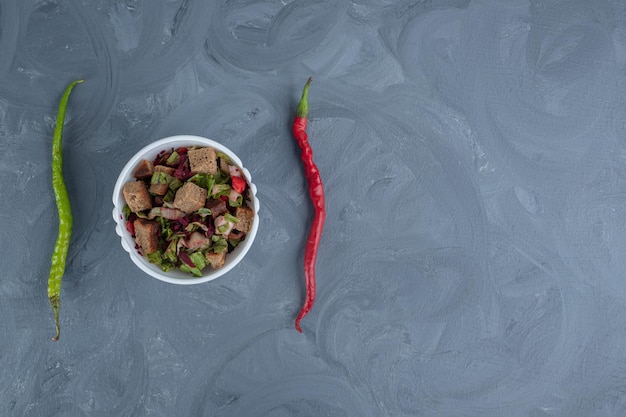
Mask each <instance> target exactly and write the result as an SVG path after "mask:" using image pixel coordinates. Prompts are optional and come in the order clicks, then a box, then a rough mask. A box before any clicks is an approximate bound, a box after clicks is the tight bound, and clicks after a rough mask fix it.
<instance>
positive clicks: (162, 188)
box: [148, 184, 170, 195]
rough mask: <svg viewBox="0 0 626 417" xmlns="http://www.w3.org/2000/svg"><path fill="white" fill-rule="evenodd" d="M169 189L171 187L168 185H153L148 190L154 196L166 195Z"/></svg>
mask: <svg viewBox="0 0 626 417" xmlns="http://www.w3.org/2000/svg"><path fill="white" fill-rule="evenodd" d="M169 189H170V186H169V185H168V184H152V185H150V188H148V191H150V194H153V195H165V194H167V190H169Z"/></svg>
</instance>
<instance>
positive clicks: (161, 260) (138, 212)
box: [123, 146, 254, 276]
mask: <svg viewBox="0 0 626 417" xmlns="http://www.w3.org/2000/svg"><path fill="white" fill-rule="evenodd" d="M133 176H134V177H135V180H134V181H129V182H127V183H126V184H125V185H124V188H123V194H124V199H125V202H126V205H125V206H124V218H125V220H126V228H127V230H128V232H129V233H130V234H131V235H132V236H133V238H134V239H135V243H136V249H137V250H138V251H139V253H141V254H142V255H143V256H144V257H146V258H147V259H148V260H149V262H151V263H154V264H156V265H158V266H159V267H160V268H161V269H162V270H163V271H171V270H173V269H179V270H181V271H183V272H186V273H190V274H192V275H194V276H202V270H203V269H205V268H207V267H211V268H214V269H217V268H221V267H222V266H223V265H224V262H225V259H226V256H227V255H228V253H230V252H232V251H233V250H234V248H236V247H237V245H238V244H239V243H240V242H242V241H243V240H244V239H245V238H246V235H247V233H249V231H250V228H251V226H252V222H253V218H254V211H253V210H252V208H250V207H248V205H247V201H249V198H248V195H247V193H249V192H250V190H249V186H248V183H247V181H246V179H245V178H244V176H243V174H242V172H241V169H240V168H239V167H238V166H236V165H235V164H234V163H233V162H232V161H231V159H230V158H229V157H228V156H227V155H225V154H223V153H221V152H218V151H216V150H215V149H213V148H211V147H200V146H194V147H188V148H186V147H179V148H176V149H173V148H172V149H169V150H164V151H162V152H160V153H159V154H158V155H157V156H156V158H155V159H154V160H152V161H148V160H142V161H141V162H140V163H139V164H138V166H137V167H136V168H135V170H134V172H133Z"/></svg>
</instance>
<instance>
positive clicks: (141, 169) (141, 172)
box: [133, 159, 154, 179]
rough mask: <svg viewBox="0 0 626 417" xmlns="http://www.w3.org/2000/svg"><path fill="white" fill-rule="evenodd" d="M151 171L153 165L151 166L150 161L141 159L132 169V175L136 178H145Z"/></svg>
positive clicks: (148, 176) (149, 175)
mask: <svg viewBox="0 0 626 417" xmlns="http://www.w3.org/2000/svg"><path fill="white" fill-rule="evenodd" d="M153 173H154V166H152V162H150V161H148V160H146V159H142V160H141V162H139V164H138V165H137V167H136V168H135V170H134V171H133V177H135V178H137V179H145V178H150V177H151V176H152V174H153Z"/></svg>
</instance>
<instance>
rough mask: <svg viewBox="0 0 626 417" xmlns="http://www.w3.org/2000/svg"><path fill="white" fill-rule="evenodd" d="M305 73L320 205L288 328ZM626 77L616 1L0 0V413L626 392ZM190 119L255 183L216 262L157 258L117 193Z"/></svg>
mask: <svg viewBox="0 0 626 417" xmlns="http://www.w3.org/2000/svg"><path fill="white" fill-rule="evenodd" d="M309 75H313V76H314V77H315V81H314V83H313V85H312V87H311V91H310V102H311V122H310V125H309V126H310V127H309V136H310V140H311V143H312V146H313V149H314V152H315V159H316V161H317V164H318V167H319V169H320V171H321V175H322V178H323V180H324V182H325V185H326V193H327V197H326V198H327V209H328V217H327V222H326V229H325V232H324V236H323V239H322V245H321V248H320V253H319V260H318V298H317V302H316V304H315V307H314V309H313V311H312V312H311V314H310V315H309V316H307V317H306V318H305V320H304V321H303V326H304V329H305V331H304V333H303V334H299V333H297V332H296V331H295V330H294V327H293V320H294V318H295V315H296V314H297V312H298V309H299V307H300V304H301V302H302V299H303V296H304V288H303V277H302V266H301V265H302V254H303V248H304V241H305V239H306V234H307V230H308V222H309V221H310V218H311V215H312V210H311V206H310V203H309V200H308V195H307V194H306V188H305V181H304V177H303V175H302V170H301V166H300V161H299V153H298V149H297V147H296V145H295V142H294V141H293V138H292V137H291V133H290V125H291V121H292V119H293V115H294V110H295V106H296V103H297V100H298V98H299V95H300V92H301V89H302V86H303V84H304V82H305V80H306V78H307V77H308V76H309ZM79 77H84V78H85V79H86V82H85V83H84V84H81V85H79V86H77V87H76V89H75V90H74V93H73V95H72V98H71V100H70V107H69V112H68V116H67V127H66V130H65V139H64V145H65V151H64V152H65V161H66V163H65V175H66V180H67V184H68V187H69V194H70V198H71V200H72V205H73V213H74V234H73V237H72V243H71V247H70V252H69V260H68V266H67V271H66V275H65V278H64V282H63V289H62V303H63V304H62V310H61V324H62V328H63V333H62V337H61V340H60V341H59V342H58V343H52V342H51V341H50V338H51V336H52V335H53V332H54V327H53V321H52V313H51V311H50V308H49V305H48V301H47V295H46V281H47V275H48V269H49V267H50V255H51V253H52V247H53V245H54V239H55V236H56V227H57V226H56V225H57V215H56V207H55V204H54V198H53V193H52V188H51V184H50V179H51V174H50V149H51V138H52V130H53V126H54V117H55V114H56V109H57V103H58V100H59V98H60V96H61V93H62V91H63V89H64V88H65V86H66V85H67V83H68V82H69V81H70V80H73V79H76V78H79ZM624 80H626V2H624V1H620V0H567V1H565V0H564V1H549V0H546V1H542V0H530V1H527V0H499V1H496V0H471V1H470V0H441V1H416V0H399V1H390V0H353V1H346V0H335V1H328V2H324V1H316V0H313V1H308V0H307V1H305V0H293V1H290V0H284V1H274V0H267V1H252V0H238V1H234V0H232V1H223V0H222V1H202V0H162V1H155V0H152V1H149V0H125V1H117V0H116V1H104V0H92V1H87V0H82V1H80V0H56V1H55V0H49V1H34V0H0V144H1V152H0V182H1V184H2V188H1V190H2V191H1V193H2V198H1V199H0V208H1V209H0V220H1V222H0V224H2V226H1V227H0V240H1V241H2V242H3V244H2V248H3V250H2V255H1V257H0V271H1V272H0V276H1V279H0V300H1V301H0V369H1V372H0V415H2V416H168V417H171V416H235V417H239V416H272V417H286V416H345V417H348V416H355V417H369V416H373V417H374V416H376V417H377V416H424V417H435V416H450V417H452V416H457V417H460V416H481V417H491V416H493V417H496V416H512V417H522V416H528V417H547V416H585V417H586V416H623V415H626V349H625V346H626V277H625V272H626V122H625V120H626V89H625V85H624ZM174 134H196V135H201V136H206V137H210V138H213V139H216V140H218V141H220V142H222V143H223V144H225V145H226V146H228V147H229V148H231V149H232V150H233V151H235V152H236V153H237V154H239V155H240V157H241V159H242V160H243V161H244V164H245V165H246V166H247V167H248V168H249V169H250V171H251V173H252V176H253V178H254V181H255V183H256V184H257V186H258V190H259V192H258V196H259V199H260V201H261V205H262V211H261V212H260V228H259V233H258V235H257V240H256V241H255V244H254V246H253V248H252V249H251V251H250V252H249V254H248V256H247V257H246V258H245V260H244V262H243V263H242V264H240V265H239V266H238V267H237V268H235V269H234V270H233V271H231V272H230V273H229V274H228V275H226V276H224V277H222V278H220V279H219V280H217V281H213V282H211V283H207V284H203V285H200V286H191V287H188V286H185V287H181V286H174V285H170V284H166V283H162V282H160V281H157V280H155V279H152V278H150V277H149V276H147V275H145V274H143V273H142V272H141V271H139V270H138V269H137V268H136V267H134V265H133V264H132V263H131V261H130V259H129V258H128V255H127V254H126V253H125V252H124V251H123V250H122V248H121V246H120V244H119V239H118V237H117V236H116V234H115V231H114V224H113V221H112V218H111V209H112V204H111V193H112V189H113V184H114V182H115V179H116V177H117V174H118V173H119V171H120V169H121V168H122V167H123V166H124V164H125V163H126V161H127V159H128V158H130V157H131V156H132V155H133V154H134V153H135V152H136V151H137V150H138V149H140V148H141V147H143V146H144V145H146V144H148V143H150V142H152V141H154V140H156V139H159V138H162V137H165V136H169V135H174Z"/></svg>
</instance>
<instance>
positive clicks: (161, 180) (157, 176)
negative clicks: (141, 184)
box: [150, 171, 183, 191]
mask: <svg viewBox="0 0 626 417" xmlns="http://www.w3.org/2000/svg"><path fill="white" fill-rule="evenodd" d="M150 184H167V185H168V186H169V188H170V190H172V191H176V190H177V189H179V188H180V187H182V185H183V182H182V181H181V180H179V179H178V178H176V177H174V176H172V175H170V174H168V173H167V172H163V171H155V172H154V174H152V178H150Z"/></svg>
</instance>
